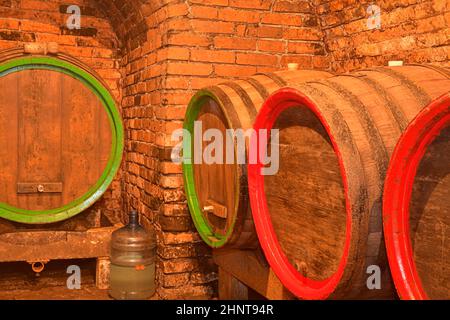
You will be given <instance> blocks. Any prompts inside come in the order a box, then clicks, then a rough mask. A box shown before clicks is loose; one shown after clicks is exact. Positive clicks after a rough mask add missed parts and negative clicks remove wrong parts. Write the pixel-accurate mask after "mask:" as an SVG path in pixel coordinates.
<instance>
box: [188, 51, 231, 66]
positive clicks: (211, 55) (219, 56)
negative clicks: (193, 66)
mask: <svg viewBox="0 0 450 320" xmlns="http://www.w3.org/2000/svg"><path fill="white" fill-rule="evenodd" d="M191 60H192V61H206V62H222V63H234V62H235V60H236V54H235V53H234V52H230V51H223V50H206V49H192V50H191Z"/></svg>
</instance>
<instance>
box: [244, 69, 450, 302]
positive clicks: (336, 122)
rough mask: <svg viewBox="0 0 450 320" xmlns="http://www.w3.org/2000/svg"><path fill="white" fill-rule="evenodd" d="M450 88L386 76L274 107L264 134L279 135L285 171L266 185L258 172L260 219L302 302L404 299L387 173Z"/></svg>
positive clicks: (327, 85) (265, 110)
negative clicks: (418, 122)
mask: <svg viewBox="0 0 450 320" xmlns="http://www.w3.org/2000/svg"><path fill="white" fill-rule="evenodd" d="M449 88H450V79H449V77H448V74H447V71H446V70H445V69H439V68H434V67H432V68H431V67H427V66H405V67H398V68H382V67H380V68H373V69H368V70H361V71H358V72H353V73H350V74H345V75H338V76H335V77H331V78H328V79H326V80H321V81H310V82H305V83H302V84H299V85H295V86H290V87H287V88H284V89H281V90H279V91H277V92H276V93H274V94H273V95H272V96H271V97H269V98H268V99H267V101H266V102H265V103H264V105H263V107H262V108H261V110H260V112H259V114H258V117H257V119H256V120H255V125H254V129H255V130H257V131H258V130H261V129H267V130H271V129H278V130H279V132H280V133H279V136H280V138H279V150H280V152H279V154H280V161H279V162H280V169H279V171H278V173H276V174H275V175H266V176H264V175H263V174H262V173H261V169H262V167H263V165H262V163H261V161H259V163H258V164H250V165H249V166H248V180H249V194H250V199H251V207H252V213H253V217H254V219H253V220H254V222H255V226H256V230H257V232H258V236H259V239H260V243H261V246H262V248H263V250H264V252H265V255H266V257H267V259H268V261H269V263H270V264H271V266H272V268H273V269H274V271H275V273H276V274H277V276H278V277H279V278H280V280H281V281H282V282H283V284H284V285H285V286H286V287H287V288H288V289H290V290H291V291H292V292H293V293H294V294H296V295H297V296H298V297H300V298H305V299H325V298H334V299H352V298H353V299H364V298H393V297H394V288H393V284H392V280H391V275H390V272H389V266H388V261H387V257H386V251H385V245H384V241H383V221H382V195H383V188H384V181H385V177H386V171H387V169H388V166H389V160H390V158H391V155H392V153H393V151H394V148H395V146H396V143H397V141H398V140H399V138H400V136H401V134H402V133H403V132H404V130H405V129H406V127H407V126H408V124H409V123H410V122H411V121H412V120H413V119H414V117H415V116H416V115H417V114H418V113H420V112H421V110H423V109H424V108H425V107H426V106H427V105H428V104H429V103H430V102H431V101H432V100H433V99H435V98H437V97H438V96H440V95H441V94H443V93H444V92H447V91H448V90H449ZM378 271H379V272H378ZM370 274H372V275H374V277H373V278H370ZM378 276H379V277H378ZM377 277H378V278H379V281H378V280H375V279H377Z"/></svg>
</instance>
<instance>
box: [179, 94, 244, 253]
mask: <svg viewBox="0 0 450 320" xmlns="http://www.w3.org/2000/svg"><path fill="white" fill-rule="evenodd" d="M217 94H218V92H215V90H213V89H212V88H209V89H204V90H200V91H199V92H197V94H196V95H195V96H194V97H193V98H192V99H191V101H190V102H189V105H188V108H187V111H186V117H185V121H184V125H183V128H184V129H185V130H187V131H188V132H189V133H190V135H191V138H193V137H194V122H195V120H196V119H197V116H198V114H199V112H200V110H201V106H202V102H203V101H204V100H205V99H207V98H209V99H212V100H214V101H215V102H216V103H217V105H218V106H219V107H220V108H221V109H222V111H224V110H229V109H225V107H224V105H223V103H224V102H223V101H222V99H219V98H218V97H217ZM223 98H224V99H225V98H226V96H225V95H224V97H223ZM223 114H224V116H225V119H226V121H227V123H228V124H229V126H230V128H232V127H233V126H232V125H231V124H232V123H233V122H232V121H231V119H230V114H229V113H226V112H223ZM235 118H236V119H235V120H236V121H239V118H238V117H237V116H235ZM191 142H192V141H190V140H189V139H183V160H184V161H183V179H184V187H185V190H186V198H187V203H188V207H189V209H190V210H189V211H190V213H191V216H192V220H193V221H194V225H195V227H196V228H197V231H198V232H199V234H200V237H201V238H202V239H203V241H205V243H206V244H208V245H209V246H210V247H213V248H221V247H223V246H224V245H226V244H227V243H228V241H229V240H230V238H231V236H232V234H233V229H234V226H235V224H236V220H235V221H233V223H232V225H231V226H230V228H229V229H228V230H227V233H226V234H225V235H221V234H218V233H217V232H214V230H213V229H212V228H211V226H210V225H209V223H208V221H206V219H205V217H204V216H203V213H202V210H201V208H200V204H199V201H198V197H197V191H196V190H195V179H194V164H193V163H192V159H193V153H192V151H193V150H192V143H191ZM235 152H236V150H235ZM236 169H237V170H238V173H239V172H243V170H245V168H244V167H243V166H241V165H237V166H236ZM239 176H242V175H239V174H238V175H237V178H238V177H239ZM240 188H241V183H240V181H238V180H236V181H235V199H236V203H235V210H236V211H238V210H245V208H244V209H243V208H239V206H243V205H245V204H246V203H247V201H246V199H243V198H242V197H243V194H245V193H241V192H240V191H241V189H240Z"/></svg>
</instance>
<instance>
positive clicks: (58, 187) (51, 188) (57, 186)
mask: <svg viewBox="0 0 450 320" xmlns="http://www.w3.org/2000/svg"><path fill="white" fill-rule="evenodd" d="M62 190H63V184H62V182H37V183H27V182H19V183H17V193H20V194H22V193H25V194H26V193H61V192H62Z"/></svg>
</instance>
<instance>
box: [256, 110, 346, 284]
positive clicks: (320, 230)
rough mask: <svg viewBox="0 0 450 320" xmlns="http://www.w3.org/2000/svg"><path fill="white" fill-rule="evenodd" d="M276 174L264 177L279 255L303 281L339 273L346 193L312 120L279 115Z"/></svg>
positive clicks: (307, 114) (298, 113) (308, 115)
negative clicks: (284, 255) (304, 277)
mask: <svg viewBox="0 0 450 320" xmlns="http://www.w3.org/2000/svg"><path fill="white" fill-rule="evenodd" d="M273 129H278V130H280V131H279V133H280V135H279V147H280V149H279V153H280V158H279V164H280V167H279V171H278V173H277V174H276V175H273V176H269V175H268V176H265V177H264V188H265V193H266V199H267V204H268V207H269V212H270V215H271V221H272V224H273V228H274V231H275V234H276V236H277V238H278V241H279V243H280V246H281V248H282V250H283V251H284V252H285V254H286V256H287V258H288V260H289V262H290V263H291V264H292V266H294V267H295V268H296V269H297V271H299V272H300V273H301V274H302V275H303V276H306V277H308V278H309V279H312V280H317V281H321V280H325V279H328V278H329V277H331V276H332V275H333V274H334V273H335V272H336V271H337V269H338V266H339V263H340V261H341V259H342V256H343V252H344V246H345V238H346V216H347V215H346V206H345V192H344V185H343V182H342V176H341V172H340V166H339V161H338V157H337V155H336V153H335V151H334V149H333V145H332V143H331V141H330V138H329V136H328V134H327V132H326V130H325V128H324V127H323V125H322V124H321V122H320V120H319V119H318V118H317V117H316V115H315V114H314V113H313V112H312V111H311V110H310V109H308V108H306V107H302V106H298V107H291V108H288V109H286V110H285V111H283V112H282V113H281V114H280V115H279V117H278V118H277V120H276V122H275V124H274V127H273Z"/></svg>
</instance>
